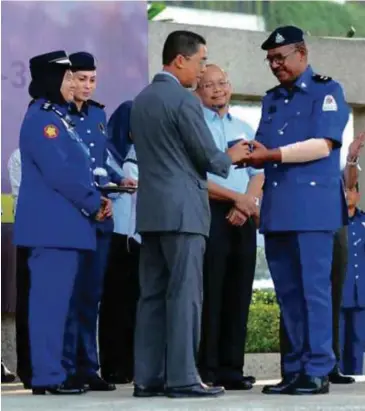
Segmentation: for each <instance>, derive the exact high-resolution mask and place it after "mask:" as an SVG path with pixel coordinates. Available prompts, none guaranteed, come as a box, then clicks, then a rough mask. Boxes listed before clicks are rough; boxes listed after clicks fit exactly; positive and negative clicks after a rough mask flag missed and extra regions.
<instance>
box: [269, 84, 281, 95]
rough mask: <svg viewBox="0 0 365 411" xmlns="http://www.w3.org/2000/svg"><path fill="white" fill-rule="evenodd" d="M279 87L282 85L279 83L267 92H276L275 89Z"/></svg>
mask: <svg viewBox="0 0 365 411" xmlns="http://www.w3.org/2000/svg"><path fill="white" fill-rule="evenodd" d="M279 87H280V84H279V85H277V86H275V87H273V88H271V89H269V90H266V94H269V93H272V92H274V91H275V90H277V89H278V88H279Z"/></svg>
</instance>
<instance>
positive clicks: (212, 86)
mask: <svg viewBox="0 0 365 411" xmlns="http://www.w3.org/2000/svg"><path fill="white" fill-rule="evenodd" d="M228 86H229V81H227V80H221V81H218V83H210V82H209V83H204V84H199V88H202V89H204V90H215V89H217V88H226V87H228Z"/></svg>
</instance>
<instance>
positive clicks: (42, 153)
mask: <svg viewBox="0 0 365 411" xmlns="http://www.w3.org/2000/svg"><path fill="white" fill-rule="evenodd" d="M50 126H51V128H50V130H51V131H52V133H51V135H48V136H47V135H46V134H47V133H46V129H47V127H48V129H49V127H50ZM52 127H54V128H52ZM23 129H26V130H27V131H28V130H29V133H24V136H23V137H24V138H23V141H22V142H21V143H23V147H24V148H25V149H26V150H27V151H28V152H29V154H30V155H31V157H32V158H33V161H34V162H35V164H36V165H37V167H38V168H39V170H40V172H41V174H42V175H43V178H44V180H45V181H46V183H47V184H48V185H49V186H50V187H52V188H53V189H54V190H55V191H57V192H59V193H60V194H61V195H62V196H63V197H65V198H66V199H67V200H69V201H70V202H71V203H73V204H74V205H75V206H76V207H77V208H78V209H80V211H81V212H82V213H83V214H84V215H86V216H92V215H95V214H96V213H97V212H98V210H99V208H100V205H101V195H100V193H99V192H98V191H97V190H96V189H95V187H93V186H91V185H90V183H89V184H87V183H86V182H84V181H82V178H80V177H79V176H80V165H79V164H72V162H71V161H70V159H69V155H68V152H69V150H70V148H73V147H72V146H70V144H78V143H77V142H73V141H71V140H70V137H69V136H68V134H67V131H66V129H65V127H64V125H63V124H62V123H61V122H60V121H59V120H58V119H52V121H51V122H50V121H49V114H48V113H44V114H43V113H39V115H38V116H33V117H32V118H31V119H30V120H29V122H28V124H24V126H23ZM48 134H50V133H48Z"/></svg>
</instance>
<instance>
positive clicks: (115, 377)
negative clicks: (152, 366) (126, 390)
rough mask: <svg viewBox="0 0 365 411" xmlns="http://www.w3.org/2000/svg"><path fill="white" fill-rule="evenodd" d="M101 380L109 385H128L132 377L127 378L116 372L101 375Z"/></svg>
mask: <svg viewBox="0 0 365 411" xmlns="http://www.w3.org/2000/svg"><path fill="white" fill-rule="evenodd" d="M102 378H103V379H104V380H105V381H107V382H109V383H111V384H130V383H131V382H132V381H133V377H128V376H126V375H123V374H119V373H118V372H115V373H109V374H102Z"/></svg>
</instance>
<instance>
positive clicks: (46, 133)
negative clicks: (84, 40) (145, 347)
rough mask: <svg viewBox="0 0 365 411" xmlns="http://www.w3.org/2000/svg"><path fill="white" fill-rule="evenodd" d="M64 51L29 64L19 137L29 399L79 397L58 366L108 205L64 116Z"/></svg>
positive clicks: (69, 90) (18, 222)
mask: <svg viewBox="0 0 365 411" xmlns="http://www.w3.org/2000/svg"><path fill="white" fill-rule="evenodd" d="M70 66H71V65H70V61H69V58H68V56H67V55H66V53H65V52H64V51H54V52H51V53H47V54H42V55H39V56H36V57H33V58H32V59H31V60H30V73H31V78H32V81H31V83H30V86H29V94H30V96H31V97H32V98H33V100H32V101H31V103H30V105H29V107H28V110H27V112H26V114H25V117H24V120H23V124H22V126H21V130H20V140H19V148H20V154H21V159H22V171H21V173H22V181H21V184H20V190H19V197H18V203H17V212H16V217H15V223H14V243H15V244H16V245H17V246H23V247H28V248H29V250H30V251H29V254H30V255H29V259H28V264H29V269H30V279H31V289H30V295H29V338H30V347H31V365H32V381H31V385H32V388H33V394H45V393H46V392H49V393H52V394H81V393H83V392H85V390H84V389H83V387H81V386H80V385H79V384H78V383H77V381H76V380H75V379H74V378H72V377H71V376H68V374H67V371H66V370H65V369H64V368H63V366H62V356H63V343H64V336H65V325H66V320H67V316H68V310H69V303H70V300H71V297H72V292H73V287H74V281H75V278H76V275H77V272H78V270H79V266H80V264H81V263H82V260H83V258H84V257H85V255H87V253H89V252H91V250H94V249H95V247H96V231H95V223H94V222H95V220H103V219H104V218H106V217H107V216H108V215H110V213H111V210H110V202H109V201H108V200H107V199H105V198H103V197H102V196H101V194H100V192H98V191H97V190H96V188H95V186H94V184H93V181H94V177H93V175H92V173H91V171H90V166H91V161H90V157H89V155H88V151H87V148H86V147H85V145H84V144H83V143H82V141H81V139H80V137H79V136H78V134H77V132H76V130H75V129H74V127H73V124H72V122H71V121H70V118H69V117H68V115H67V110H68V102H70V101H72V99H73V90H74V83H73V75H72V72H71V71H70Z"/></svg>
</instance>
